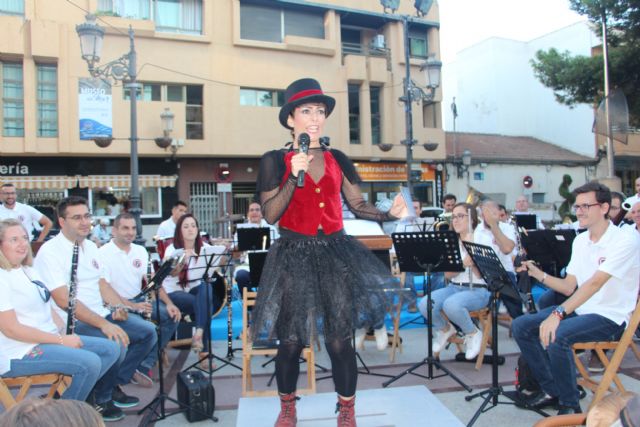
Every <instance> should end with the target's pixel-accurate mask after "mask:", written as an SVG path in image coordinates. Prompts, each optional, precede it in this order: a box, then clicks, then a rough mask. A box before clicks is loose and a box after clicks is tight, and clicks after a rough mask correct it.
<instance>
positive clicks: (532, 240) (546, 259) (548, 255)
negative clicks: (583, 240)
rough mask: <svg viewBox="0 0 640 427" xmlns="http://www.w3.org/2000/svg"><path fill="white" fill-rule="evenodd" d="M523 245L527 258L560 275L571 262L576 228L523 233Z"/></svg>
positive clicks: (552, 273) (551, 272)
mask: <svg viewBox="0 0 640 427" xmlns="http://www.w3.org/2000/svg"><path fill="white" fill-rule="evenodd" d="M520 237H521V241H522V246H523V247H524V248H525V250H526V251H527V258H529V259H530V260H533V261H535V262H536V263H538V264H539V265H540V267H541V268H542V270H544V271H545V272H547V273H549V274H551V275H553V276H556V277H559V276H560V271H561V270H562V269H563V268H565V267H566V266H567V265H568V264H569V260H570V259H571V245H572V244H573V239H575V237H576V232H575V231H574V230H535V231H528V232H526V233H521V235H520Z"/></svg>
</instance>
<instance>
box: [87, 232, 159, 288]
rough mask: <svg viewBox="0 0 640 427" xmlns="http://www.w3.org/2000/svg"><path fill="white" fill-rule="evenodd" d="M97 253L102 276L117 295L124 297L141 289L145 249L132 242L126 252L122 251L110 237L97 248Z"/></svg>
mask: <svg viewBox="0 0 640 427" xmlns="http://www.w3.org/2000/svg"><path fill="white" fill-rule="evenodd" d="M98 253H99V254H100V262H101V263H102V274H103V277H104V279H105V280H106V281H107V282H109V284H111V287H112V288H113V289H114V290H115V291H116V292H117V293H118V295H120V296H121V297H122V298H126V299H131V298H133V297H135V296H136V295H138V294H139V293H140V290H141V289H142V279H143V277H145V276H146V275H147V267H148V265H149V254H148V253H147V250H146V249H145V248H144V247H142V246H140V245H136V244H135V243H132V244H131V245H130V246H129V251H128V252H127V251H123V250H122V249H120V248H119V247H118V246H117V245H116V244H115V243H114V242H113V239H111V240H110V241H109V243H106V244H105V245H103V246H102V247H100V249H98Z"/></svg>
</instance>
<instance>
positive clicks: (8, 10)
mask: <svg viewBox="0 0 640 427" xmlns="http://www.w3.org/2000/svg"><path fill="white" fill-rule="evenodd" d="M0 15H18V16H24V0H0Z"/></svg>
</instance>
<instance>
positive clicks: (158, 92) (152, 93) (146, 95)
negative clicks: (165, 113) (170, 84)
mask: <svg viewBox="0 0 640 427" xmlns="http://www.w3.org/2000/svg"><path fill="white" fill-rule="evenodd" d="M141 84H142V93H140V92H138V101H162V85H161V84H160V83H141ZM129 92H130V91H129V89H127V88H124V89H123V90H122V96H123V98H124V99H127V100H128V99H129Z"/></svg>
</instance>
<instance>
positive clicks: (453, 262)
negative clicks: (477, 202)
mask: <svg viewBox="0 0 640 427" xmlns="http://www.w3.org/2000/svg"><path fill="white" fill-rule="evenodd" d="M391 238H392V239H393V246H394V247H395V249H396V255H397V256H398V264H399V265H400V271H409V272H412V273H423V274H424V280H425V283H427V317H428V319H429V322H428V323H427V337H428V341H427V357H426V358H424V359H423V360H422V361H421V362H419V363H416V364H415V365H413V366H411V367H410V368H409V369H406V370H405V371H404V372H402V373H401V374H399V375H396V376H395V377H393V378H391V379H390V380H388V381H385V382H383V383H382V387H387V386H389V384H391V383H393V382H394V381H396V380H398V379H400V378H402V377H403V376H405V375H407V374H412V375H416V376H418V377H422V378H426V379H428V380H432V379H435V378H440V377H443V376H445V375H449V376H450V377H451V378H452V379H453V380H455V381H456V382H457V383H458V384H460V385H461V386H462V387H464V388H465V390H467V391H469V392H470V391H471V387H469V386H468V385H466V384H465V383H464V382H462V380H461V379H460V378H458V377H456V376H455V375H454V374H453V373H452V372H451V371H450V370H449V369H447V368H446V367H444V366H443V365H442V363H440V361H439V360H438V359H436V358H435V357H433V347H432V344H433V343H432V340H433V321H432V319H433V316H432V314H433V302H432V300H431V273H434V272H439V271H464V267H463V266H462V257H461V256H460V248H459V246H458V235H457V234H456V233H455V232H454V231H430V232H423V233H393V234H392V235H391ZM423 365H427V372H428V375H427V376H424V375H421V374H417V373H415V372H414V371H415V370H416V369H418V368H419V367H421V366H423ZM434 365H435V366H436V367H437V368H438V369H440V370H441V371H444V374H441V375H438V376H434V375H433V367H434Z"/></svg>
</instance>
